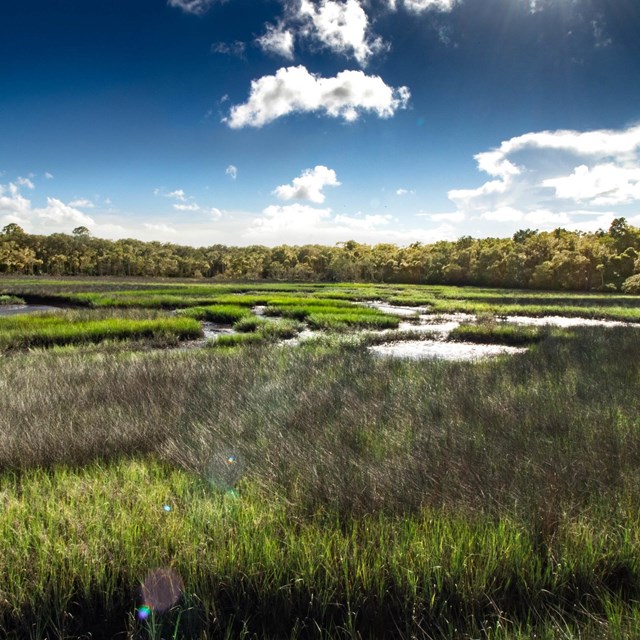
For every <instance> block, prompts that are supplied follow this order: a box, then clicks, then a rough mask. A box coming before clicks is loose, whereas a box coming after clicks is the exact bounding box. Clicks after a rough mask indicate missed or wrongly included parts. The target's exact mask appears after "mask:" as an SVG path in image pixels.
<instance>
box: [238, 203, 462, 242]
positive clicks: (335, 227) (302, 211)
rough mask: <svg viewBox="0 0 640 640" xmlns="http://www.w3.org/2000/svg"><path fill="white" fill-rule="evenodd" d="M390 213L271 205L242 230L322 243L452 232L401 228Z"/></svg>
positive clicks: (260, 237) (434, 237) (253, 235)
mask: <svg viewBox="0 0 640 640" xmlns="http://www.w3.org/2000/svg"><path fill="white" fill-rule="evenodd" d="M395 222H397V221H396V220H395V219H394V218H393V217H392V216H390V215H379V214H373V215H363V214H362V213H358V214H355V215H344V214H341V215H335V214H333V212H332V210H331V209H329V208H318V207H312V206H310V205H306V204H300V203H295V204H290V205H271V206H269V207H267V208H266V209H264V211H263V212H262V216H261V217H258V218H255V219H254V220H253V221H252V223H251V224H250V226H249V227H248V229H247V230H246V231H245V233H244V237H245V238H246V239H248V240H250V241H258V242H260V243H261V244H269V245H273V244H282V243H287V244H303V243H325V244H334V243H336V242H340V241H344V240H348V239H356V240H357V241H359V242H368V243H372V244H375V243H380V242H394V243H397V244H410V243H412V242H416V241H420V242H436V241H438V240H445V239H453V238H455V237H456V235H459V234H457V233H456V231H455V229H454V228H453V227H452V226H451V225H441V226H440V227H437V228H435V229H424V228H413V229H403V228H401V227H399V226H398V225H397V224H394V223H395Z"/></svg>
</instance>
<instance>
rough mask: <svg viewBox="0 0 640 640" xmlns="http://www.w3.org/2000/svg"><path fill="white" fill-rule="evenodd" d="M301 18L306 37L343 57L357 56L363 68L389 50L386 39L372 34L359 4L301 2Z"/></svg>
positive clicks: (353, 0) (326, 0)
mask: <svg viewBox="0 0 640 640" xmlns="http://www.w3.org/2000/svg"><path fill="white" fill-rule="evenodd" d="M297 17H298V19H299V20H301V21H302V27H301V30H300V33H301V35H302V36H304V37H307V38H310V39H312V40H315V41H316V42H318V43H319V44H320V45H321V46H323V47H326V48H328V49H330V50H331V51H334V52H336V53H340V54H343V55H353V57H354V58H355V59H356V60H357V61H358V63H359V64H360V65H361V66H364V65H366V64H367V61H368V60H369V58H370V57H371V56H372V55H373V54H375V53H377V52H379V51H381V50H383V49H385V48H386V45H385V44H384V42H383V40H382V38H380V37H374V36H371V34H370V33H369V18H368V16H367V14H366V12H365V10H364V9H363V8H362V6H361V5H360V3H359V2H358V0H345V1H337V0H321V1H320V2H312V1H311V0H301V2H300V5H299V8H298V13H297Z"/></svg>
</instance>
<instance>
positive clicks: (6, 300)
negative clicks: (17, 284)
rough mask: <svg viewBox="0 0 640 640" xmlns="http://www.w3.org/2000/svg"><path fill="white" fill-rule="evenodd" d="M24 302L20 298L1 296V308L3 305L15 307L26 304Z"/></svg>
mask: <svg viewBox="0 0 640 640" xmlns="http://www.w3.org/2000/svg"><path fill="white" fill-rule="evenodd" d="M24 303H25V302H24V300H23V299H22V298H19V297H18V296H8V295H7V296H5V295H0V306H2V305H10V304H11V305H13V304H24Z"/></svg>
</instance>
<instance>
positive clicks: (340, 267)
mask: <svg viewBox="0 0 640 640" xmlns="http://www.w3.org/2000/svg"><path fill="white" fill-rule="evenodd" d="M0 274H26V275H53V276H138V277H140V276H143V277H179V278H194V277H195V278H216V279H229V280H263V279H265V280H266V279H268V280H297V281H305V280H307V281H325V282H326V281H329V282H337V281H362V282H392V283H393V282H395V283H414V284H450V285H479V286H491V287H513V288H532V289H566V290H575V291H608V290H610V291H623V292H625V293H640V229H639V228H637V227H633V226H631V225H629V224H628V223H627V221H626V220H625V218H616V219H615V220H613V222H612V223H611V226H610V227H609V229H608V230H607V231H604V230H601V231H597V232H595V233H585V232H580V231H567V230H565V229H555V230H554V231H542V232H540V231H535V230H531V229H525V230H521V231H518V232H516V233H515V234H514V235H513V236H512V237H511V238H480V239H477V238H472V237H469V236H464V237H461V238H459V239H458V240H455V241H439V242H435V243H433V244H422V243H420V242H416V243H413V244H411V245H409V246H407V247H398V246H396V245H394V244H376V245H368V244H361V243H358V242H355V241H354V240H349V241H348V242H341V243H338V244H337V245H335V246H322V245H315V244H312V245H303V246H289V245H281V246H276V247H265V246H260V245H252V246H247V247H229V246H224V245H213V246H210V247H199V248H195V247H189V246H181V245H177V244H171V243H161V242H143V241H141V240H134V239H124V240H105V239H102V238H95V237H92V236H91V233H90V231H89V230H88V229H87V228H86V227H77V228H76V229H74V230H73V231H72V233H71V234H64V233H54V234H51V235H48V236H43V235H32V234H29V233H26V232H25V231H24V230H23V229H22V228H21V227H20V226H18V225H17V224H9V225H6V226H5V227H4V228H3V229H2V230H1V231H0Z"/></svg>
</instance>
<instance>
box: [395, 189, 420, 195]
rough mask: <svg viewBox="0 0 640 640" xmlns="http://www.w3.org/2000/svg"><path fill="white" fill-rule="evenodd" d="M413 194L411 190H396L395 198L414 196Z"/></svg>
mask: <svg viewBox="0 0 640 640" xmlns="http://www.w3.org/2000/svg"><path fill="white" fill-rule="evenodd" d="M415 194H416V192H415V191H414V190H413V189H396V195H397V196H414V195H415Z"/></svg>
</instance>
